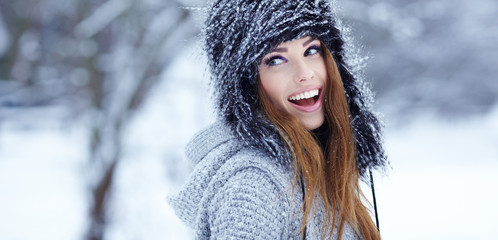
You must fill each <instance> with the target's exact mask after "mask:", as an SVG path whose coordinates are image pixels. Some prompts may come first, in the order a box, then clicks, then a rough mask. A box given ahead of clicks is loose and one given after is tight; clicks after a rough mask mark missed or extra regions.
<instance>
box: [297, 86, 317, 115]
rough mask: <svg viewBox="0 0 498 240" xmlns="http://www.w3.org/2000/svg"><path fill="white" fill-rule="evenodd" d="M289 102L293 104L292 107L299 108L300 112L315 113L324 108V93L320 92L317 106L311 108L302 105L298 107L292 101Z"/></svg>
mask: <svg viewBox="0 0 498 240" xmlns="http://www.w3.org/2000/svg"><path fill="white" fill-rule="evenodd" d="M289 102H290V103H291V105H292V106H294V107H295V108H297V110H299V111H302V112H314V111H316V110H318V109H320V107H321V106H322V91H321V90H320V92H319V93H318V99H317V100H316V102H315V104H313V105H311V106H301V105H297V104H295V103H293V102H291V101H289Z"/></svg>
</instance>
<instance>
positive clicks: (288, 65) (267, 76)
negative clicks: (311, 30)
mask: <svg viewBox="0 0 498 240" xmlns="http://www.w3.org/2000/svg"><path fill="white" fill-rule="evenodd" d="M258 72H259V78H260V81H261V85H262V86H263V89H264V91H265V92H266V94H267V95H268V96H269V98H270V101H271V103H272V104H274V105H275V106H276V107H277V109H279V110H282V111H285V112H287V113H289V114H291V115H292V116H294V117H296V118H297V119H298V120H299V121H300V122H301V124H302V125H303V126H304V127H305V128H306V129H308V130H313V129H315V128H318V127H320V126H321V125H322V124H323V121H324V114H323V107H322V90H323V88H324V86H325V81H326V80H327V78H328V77H327V70H326V67H325V61H324V58H323V54H322V48H321V44H320V41H319V40H318V39H313V38H311V37H303V38H300V39H296V40H293V41H288V42H284V43H282V44H280V45H278V46H277V47H276V48H275V49H273V50H272V51H271V52H270V53H268V54H267V55H265V56H264V57H263V60H262V61H261V63H260V65H259V69H258Z"/></svg>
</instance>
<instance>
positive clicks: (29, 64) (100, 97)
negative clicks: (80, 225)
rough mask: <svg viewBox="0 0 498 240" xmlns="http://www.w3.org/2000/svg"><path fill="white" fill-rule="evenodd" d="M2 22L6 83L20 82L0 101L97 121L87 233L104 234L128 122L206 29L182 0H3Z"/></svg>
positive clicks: (0, 78) (1, 64)
mask: <svg viewBox="0 0 498 240" xmlns="http://www.w3.org/2000/svg"><path fill="white" fill-rule="evenodd" d="M0 20H1V22H0V23H5V24H0V28H2V29H0V30H5V31H3V32H7V33H8V34H7V35H8V36H7V39H8V43H7V44H8V46H7V48H5V49H6V50H4V51H3V53H0V84H1V85H2V86H11V85H12V86H14V87H9V90H8V91H5V92H4V91H3V89H2V91H0V106H6V105H8V106H10V107H16V109H19V110H21V109H22V107H32V106H36V105H47V104H55V105H56V104H58V105H66V106H67V107H68V108H67V110H68V112H69V113H73V114H74V117H75V118H76V117H78V116H83V117H89V119H90V127H89V131H90V134H89V136H90V138H89V155H88V157H89V159H88V162H87V164H86V168H85V173H87V176H86V183H87V186H88V192H89V194H90V196H91V197H89V200H90V203H89V224H88V229H87V231H86V234H85V236H84V238H85V239H92V240H98V239H104V238H105V232H106V227H107V225H108V223H109V221H110V220H111V217H110V215H109V208H110V206H111V205H112V204H111V203H112V191H113V186H114V184H115V176H116V174H117V172H118V170H119V165H120V164H119V163H120V161H121V158H122V155H123V149H122V137H123V135H124V132H125V131H126V130H127V125H128V123H129V121H130V119H132V117H133V115H134V112H136V110H137V109H139V108H140V107H141V106H142V104H143V102H144V100H145V99H146V97H147V94H148V92H149V91H150V89H151V88H152V87H153V86H155V84H156V83H157V82H158V81H159V80H160V78H161V76H160V75H161V73H162V72H163V71H165V69H167V68H168V66H169V65H170V63H171V62H172V61H173V60H174V59H175V58H176V57H177V56H178V55H179V54H178V52H179V51H178V50H179V48H181V47H182V46H183V45H185V44H186V42H187V41H186V40H190V39H191V38H192V37H193V36H195V35H196V34H197V33H198V31H199V29H198V28H197V27H196V24H195V23H194V21H193V19H192V17H191V15H190V13H189V11H187V9H186V8H184V7H182V4H181V3H180V2H179V1H175V0H168V1H141V0H109V1H104V0H89V1H81V0H72V1H63V0H41V1H37V2H32V1H11V2H7V1H1V2H0ZM4 25H5V26H4ZM0 33H1V31H0ZM2 117H6V116H2V114H1V112H0V119H1V118H2Z"/></svg>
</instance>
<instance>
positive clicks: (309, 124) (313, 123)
mask: <svg viewBox="0 0 498 240" xmlns="http://www.w3.org/2000/svg"><path fill="white" fill-rule="evenodd" d="M323 122H324V119H323V117H322V118H318V119H306V120H302V121H301V124H302V125H303V127H304V128H306V129H307V130H310V131H311V130H315V129H317V128H319V127H320V126H322V124H323Z"/></svg>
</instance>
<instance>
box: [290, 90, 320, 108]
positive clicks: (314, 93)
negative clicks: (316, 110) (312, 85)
mask: <svg viewBox="0 0 498 240" xmlns="http://www.w3.org/2000/svg"><path fill="white" fill-rule="evenodd" d="M319 98H320V90H319V89H314V90H309V91H306V92H302V93H300V94H296V95H294V96H292V97H290V98H289V101H290V102H291V103H293V104H296V105H298V106H301V107H310V106H313V105H315V104H316V102H317V101H318V100H319Z"/></svg>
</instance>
